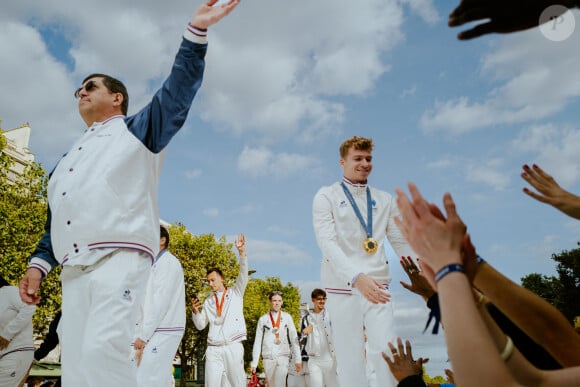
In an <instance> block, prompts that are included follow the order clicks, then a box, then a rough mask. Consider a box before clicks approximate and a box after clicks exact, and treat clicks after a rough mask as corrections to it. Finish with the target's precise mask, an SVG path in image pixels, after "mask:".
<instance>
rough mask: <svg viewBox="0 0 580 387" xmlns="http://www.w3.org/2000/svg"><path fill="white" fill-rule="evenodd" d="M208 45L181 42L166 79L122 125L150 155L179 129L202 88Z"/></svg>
mask: <svg viewBox="0 0 580 387" xmlns="http://www.w3.org/2000/svg"><path fill="white" fill-rule="evenodd" d="M206 51H207V44H198V43H193V42H191V41H189V40H187V39H185V38H183V40H182V42H181V46H180V47H179V51H178V52H177V55H176V57H175V61H174V63H173V67H172V69H171V73H170V74H169V77H168V78H167V79H166V80H165V82H164V83H163V85H162V86H161V88H160V89H159V90H158V91H157V93H155V95H154V96H153V99H152V100H151V102H150V103H149V104H148V105H147V106H145V107H144V108H143V109H141V111H139V112H138V113H137V114H135V115H134V116H131V117H127V118H126V119H125V122H126V124H127V128H128V129H129V131H131V133H133V134H134V135H135V136H136V137H137V138H138V139H139V140H141V142H142V143H143V144H144V145H145V146H146V147H147V149H149V150H150V151H151V152H153V153H159V152H161V151H162V150H163V149H164V148H165V147H166V146H167V144H169V141H170V140H171V139H172V138H173V136H174V135H175V134H176V133H177V132H178V131H179V129H181V127H182V126H183V123H184V122H185V119H186V118H187V114H188V112H189V108H190V107H191V103H192V102H193V98H194V97H195V94H196V93H197V90H198V89H199V88H200V86H201V82H202V79H203V71H204V68H205V59H204V58H205V53H206Z"/></svg>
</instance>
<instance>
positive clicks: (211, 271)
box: [205, 267, 224, 278]
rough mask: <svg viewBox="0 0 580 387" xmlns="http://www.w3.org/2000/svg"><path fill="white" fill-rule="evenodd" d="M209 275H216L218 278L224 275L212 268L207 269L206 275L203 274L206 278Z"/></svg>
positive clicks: (219, 270) (217, 269)
mask: <svg viewBox="0 0 580 387" xmlns="http://www.w3.org/2000/svg"><path fill="white" fill-rule="evenodd" d="M211 273H218V274H219V276H220V277H222V278H224V273H222V270H221V269H219V268H217V267H212V268H209V269H207V273H206V274H205V275H206V277H207V276H208V275H210V274H211Z"/></svg>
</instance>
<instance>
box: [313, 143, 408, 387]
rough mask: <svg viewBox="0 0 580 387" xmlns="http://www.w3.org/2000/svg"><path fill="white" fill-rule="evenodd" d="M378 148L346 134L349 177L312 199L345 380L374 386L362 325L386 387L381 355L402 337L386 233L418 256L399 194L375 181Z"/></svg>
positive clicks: (401, 250)
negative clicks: (404, 225) (399, 219)
mask: <svg viewBox="0 0 580 387" xmlns="http://www.w3.org/2000/svg"><path fill="white" fill-rule="evenodd" d="M372 151H373V142H372V140H371V139H368V138H363V137H357V136H354V137H351V138H349V139H347V140H346V141H344V142H343V143H342V145H341V146H340V165H341V166H342V169H343V174H344V175H343V178H342V181H341V182H336V183H334V184H333V185H331V186H327V187H322V188H321V189H320V190H319V191H318V193H317V194H316V195H315V197H314V201H313V205H312V219H313V225H314V234H315V236H316V241H317V242H318V246H319V247H320V250H321V252H322V267H321V280H322V283H323V284H324V287H325V290H326V292H327V294H328V304H327V306H326V307H327V308H328V311H329V312H330V315H331V316H332V331H333V335H334V348H335V351H336V361H337V372H338V381H339V384H340V385H341V386H357V385H365V386H367V385H369V381H368V377H367V373H366V364H365V357H364V352H365V348H364V333H363V330H366V334H367V337H368V351H367V352H366V362H369V363H370V364H369V365H370V366H372V368H373V369H374V370H375V372H376V376H377V380H379V381H380V382H381V383H382V386H384V387H392V386H395V385H396V384H397V383H396V380H395V378H394V377H393V376H392V375H391V373H390V371H389V369H388V368H387V366H386V364H385V362H384V360H383V358H382V356H381V353H382V352H384V351H388V348H387V343H388V342H389V341H391V342H392V341H394V340H395V338H396V335H395V329H394V325H393V320H394V319H393V309H392V305H391V302H390V300H391V295H390V293H389V292H388V287H389V283H390V282H391V275H390V273H389V264H388V259H387V255H386V252H385V250H386V249H385V240H386V239H388V240H389V242H390V244H391V246H392V247H393V249H394V250H395V252H396V254H397V255H398V256H399V257H402V256H411V257H414V258H416V254H415V253H413V251H412V249H411V248H410V247H409V245H408V243H407V241H406V240H405V238H404V237H403V235H402V233H401V231H400V230H399V228H398V227H397V225H396V224H395V220H394V219H395V217H396V216H398V215H399V210H398V208H397V205H396V202H395V199H394V198H393V197H392V196H391V195H390V194H388V193H387V192H384V191H380V190H378V189H376V188H374V187H370V186H369V185H368V180H367V179H368V177H369V175H370V173H371V170H372Z"/></svg>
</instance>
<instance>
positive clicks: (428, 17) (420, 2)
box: [401, 0, 441, 24]
mask: <svg viewBox="0 0 580 387" xmlns="http://www.w3.org/2000/svg"><path fill="white" fill-rule="evenodd" d="M401 2H402V3H403V4H407V5H408V6H409V7H410V8H411V10H412V11H413V12H414V13H416V14H417V15H419V17H421V18H422V19H423V20H424V21H425V22H427V23H429V24H436V23H437V22H438V21H439V20H441V17H440V16H439V13H438V12H437V10H436V9H435V7H434V5H433V3H432V2H431V0H401Z"/></svg>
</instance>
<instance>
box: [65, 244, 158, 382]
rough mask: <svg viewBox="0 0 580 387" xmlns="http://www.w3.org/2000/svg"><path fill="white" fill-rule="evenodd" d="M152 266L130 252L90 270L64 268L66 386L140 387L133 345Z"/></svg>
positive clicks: (124, 251) (119, 252) (116, 254)
mask: <svg viewBox="0 0 580 387" xmlns="http://www.w3.org/2000/svg"><path fill="white" fill-rule="evenodd" d="M150 268H151V259H150V258H149V257H148V256H147V255H145V254H144V253H141V252H138V251H136V250H128V249H119V250H115V251H114V252H113V253H111V254H109V255H108V256H107V257H105V258H104V259H103V260H102V261H99V262H98V263H97V264H95V265H93V266H90V267H82V266H66V265H65V266H64V267H63V270H62V273H61V279H62V318H61V321H60V324H61V325H62V336H61V347H62V354H61V359H62V385H63V386H64V387H75V386H83V387H102V386H109V387H137V379H136V372H135V370H136V369H135V367H134V366H133V365H132V362H131V357H132V356H131V342H132V340H133V333H134V329H135V324H136V322H137V318H138V317H139V316H138V313H139V304H140V302H141V301H142V300H141V298H142V297H143V296H144V291H145V284H146V283H147V277H148V275H149V270H150Z"/></svg>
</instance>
